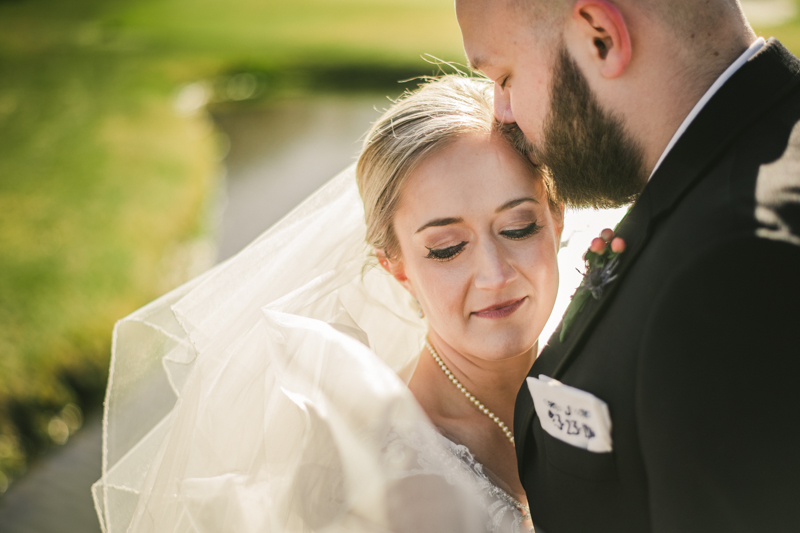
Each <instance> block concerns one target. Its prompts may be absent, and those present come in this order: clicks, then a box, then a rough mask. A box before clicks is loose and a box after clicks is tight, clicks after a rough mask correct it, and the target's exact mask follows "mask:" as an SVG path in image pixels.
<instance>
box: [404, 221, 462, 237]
mask: <svg viewBox="0 0 800 533" xmlns="http://www.w3.org/2000/svg"><path fill="white" fill-rule="evenodd" d="M461 222H464V219H463V218H453V217H450V218H435V219H433V220H431V221H430V222H427V223H425V224H423V225H422V226H420V228H419V229H418V230H417V231H415V232H414V233H415V234H416V233H419V232H420V231H422V230H424V229H426V228H434V227H438V226H449V225H450V224H459V223H461Z"/></svg>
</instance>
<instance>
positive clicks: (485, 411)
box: [425, 338, 514, 446]
mask: <svg viewBox="0 0 800 533" xmlns="http://www.w3.org/2000/svg"><path fill="white" fill-rule="evenodd" d="M425 346H426V347H427V348H428V351H429V352H431V355H432V356H433V359H434V361H436V363H437V364H438V365H439V367H440V368H441V369H442V371H443V372H444V374H445V376H447V377H448V378H449V379H450V381H452V382H453V385H455V386H456V388H457V389H458V390H460V391H461V392H463V393H464V396H466V397H467V399H468V400H469V401H470V402H472V403H473V404H475V407H477V408H478V410H479V411H481V412H482V413H483V414H485V415H486V416H488V417H489V418H491V419H492V420H493V421H494V423H495V424H497V425H498V426H499V427H500V429H501V430H503V433H505V435H506V437H508V440H510V441H511V445H512V446H513V445H514V433H513V432H512V431H511V430H510V429H508V426H506V425H505V424H504V423H503V421H502V420H500V418H499V417H498V416H497V415H496V414H494V413H493V412H491V411H490V410H489V408H488V407H486V406H485V405H483V404H482V403H481V401H480V400H479V399H477V398H476V397H475V396H473V395H472V394H470V392H469V391H468V390H467V389H466V387H464V385H462V384H461V382H460V381H458V378H457V377H455V376H454V375H453V373H452V372H450V369H449V368H447V365H445V364H444V361H442V358H441V357H439V354H438V353H436V350H434V349H433V346H431V343H430V341H429V340H428V339H427V338H425Z"/></svg>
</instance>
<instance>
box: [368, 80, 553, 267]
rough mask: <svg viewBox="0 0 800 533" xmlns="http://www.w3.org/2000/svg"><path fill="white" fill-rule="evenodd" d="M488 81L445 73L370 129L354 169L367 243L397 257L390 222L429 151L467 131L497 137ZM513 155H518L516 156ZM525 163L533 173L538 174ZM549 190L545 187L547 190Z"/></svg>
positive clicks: (502, 130) (400, 101) (502, 129)
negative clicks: (410, 177)
mask: <svg viewBox="0 0 800 533" xmlns="http://www.w3.org/2000/svg"><path fill="white" fill-rule="evenodd" d="M493 95H494V87H493V83H492V82H491V81H489V80H487V79H483V78H468V77H465V76H459V75H447V76H442V77H440V78H436V79H434V80H433V81H430V82H427V83H425V84H424V85H422V86H421V87H420V88H419V89H417V90H416V91H413V92H407V93H406V94H404V95H403V96H402V97H400V99H398V100H397V101H396V102H395V104H394V105H393V106H392V107H391V108H390V109H389V110H388V111H386V112H385V113H384V114H383V116H382V117H381V118H380V119H379V120H378V121H377V122H376V123H375V124H374V125H373V127H372V129H370V131H369V133H367V138H366V139H365V141H364V148H363V150H362V151H361V155H360V156H359V158H358V164H357V165H356V180H357V182H358V189H359V191H360V193H361V198H362V200H363V201H364V215H365V218H366V223H367V242H368V243H369V244H371V245H372V246H373V247H374V248H375V249H376V250H382V251H383V252H384V253H385V254H386V255H387V256H388V257H392V256H394V255H395V254H396V253H399V247H398V243H397V237H396V235H395V233H394V229H393V225H392V220H393V219H394V215H395V212H396V211H397V206H398V204H399V201H400V195H401V193H402V189H403V185H404V184H405V182H406V180H407V179H408V176H409V175H411V173H412V172H413V171H414V169H415V168H416V167H417V166H418V165H419V164H420V163H422V161H423V160H425V159H426V158H428V157H430V156H431V155H432V154H433V153H435V152H436V151H438V150H441V149H442V148H443V147H445V146H447V145H448V144H450V143H452V142H453V141H455V140H456V139H457V138H459V137H461V136H464V135H466V134H471V133H485V134H492V133H495V132H498V133H501V134H503V135H504V137H506V138H507V139H508V140H509V143H510V144H511V145H512V146H515V145H514V143H513V141H512V140H511V137H509V136H506V135H505V134H506V133H507V131H506V130H508V129H509V128H508V127H505V126H503V125H501V124H499V123H498V122H496V121H495V119H494V109H493V106H494V98H493ZM518 153H519V152H518ZM520 158H522V159H524V161H525V162H526V163H527V164H528V165H530V168H531V172H532V174H533V175H536V176H540V175H541V174H540V173H538V171H537V170H536V167H534V166H533V165H532V164H531V163H530V161H529V160H528V159H527V158H526V157H524V156H523V155H522V154H520ZM547 189H548V192H549V187H548V188H547Z"/></svg>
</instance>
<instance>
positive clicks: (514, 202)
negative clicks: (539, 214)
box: [495, 196, 539, 213]
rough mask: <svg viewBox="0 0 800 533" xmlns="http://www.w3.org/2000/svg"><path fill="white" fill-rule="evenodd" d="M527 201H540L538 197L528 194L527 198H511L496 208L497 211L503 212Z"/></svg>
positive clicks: (536, 202)
mask: <svg viewBox="0 0 800 533" xmlns="http://www.w3.org/2000/svg"><path fill="white" fill-rule="evenodd" d="M525 202H533V203H535V204H538V203H539V200H537V199H536V198H531V197H529V196H526V197H525V198H517V199H516V200H511V201H510V202H506V203H504V204H503V205H501V206H500V207H498V208H497V209H496V210H495V213H502V212H503V211H508V210H509V209H513V208H515V207H517V206H518V205H520V204H524V203H525Z"/></svg>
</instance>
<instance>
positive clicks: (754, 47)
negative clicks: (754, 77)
mask: <svg viewBox="0 0 800 533" xmlns="http://www.w3.org/2000/svg"><path fill="white" fill-rule="evenodd" d="M766 43H767V42H766V41H765V40H764V38H763V37H759V38H758V39H756V40H755V42H753V44H751V45H750V47H749V48H748V49H747V50H745V51H744V53H742V55H740V56H739V58H738V59H737V60H736V61H734V62H733V63H731V64H730V66H729V67H728V68H727V69H725V72H723V73H722V74H721V75H720V77H719V78H717V81H715V82H714V83H713V85H711V87H709V88H708V90H707V91H706V93H705V94H704V95H703V97H702V98H700V100H698V101H697V103H696V104H695V106H694V107H693V108H692V110H691V112H689V114H688V115H686V118H685V119H684V120H683V123H682V124H681V126H680V127H679V128H678V130H677V131H676V132H675V135H673V136H672V139H670V141H669V144H668V145H667V147H666V148H665V149H664V152H663V153H662V154H661V157H660V158H659V159H658V162H657V163H656V166H655V167H653V172H651V173H650V178H652V177H653V174H655V173H656V170H658V167H660V166H661V162H662V161H664V158H665V157H667V154H669V152H670V150H672V147H673V146H675V143H677V142H678V139H680V138H681V135H683V132H685V131H686V128H688V127H689V124H691V123H692V121H693V120H694V119H695V117H697V115H698V114H699V113H700V111H701V110H702V109H703V107H705V105H706V104H707V103H708V101H709V100H711V97H712V96H714V94H716V92H717V91H718V90H719V88H720V87H722V86H723V85H724V84H725V82H726V81H728V79H729V78H730V77H731V76H733V74H734V73H735V72H736V71H737V70H739V69H740V68H742V65H744V64H745V63H747V61H748V60H749V59H750V58H751V57H753V56H754V55H755V54H756V52H758V51H759V50H761V48H763V47H764V45H766ZM650 178H648V180H649V179H650Z"/></svg>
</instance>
